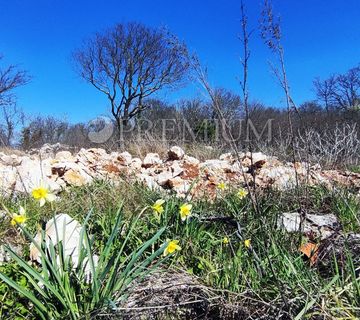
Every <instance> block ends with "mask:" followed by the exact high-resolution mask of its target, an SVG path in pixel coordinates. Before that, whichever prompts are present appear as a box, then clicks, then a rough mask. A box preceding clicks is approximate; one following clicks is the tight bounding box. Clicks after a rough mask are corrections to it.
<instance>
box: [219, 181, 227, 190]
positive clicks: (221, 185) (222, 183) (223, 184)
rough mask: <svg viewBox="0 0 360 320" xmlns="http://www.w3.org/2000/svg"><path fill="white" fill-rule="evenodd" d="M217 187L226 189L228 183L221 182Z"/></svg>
mask: <svg viewBox="0 0 360 320" xmlns="http://www.w3.org/2000/svg"><path fill="white" fill-rule="evenodd" d="M217 188H218V189H219V190H221V191H224V190H225V189H226V184H225V183H224V182H220V183H219V184H218V185H217Z"/></svg>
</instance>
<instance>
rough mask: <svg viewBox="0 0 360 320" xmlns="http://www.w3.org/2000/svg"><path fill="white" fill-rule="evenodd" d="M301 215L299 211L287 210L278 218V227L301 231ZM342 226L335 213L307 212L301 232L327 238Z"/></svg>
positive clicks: (288, 230)
mask: <svg viewBox="0 0 360 320" xmlns="http://www.w3.org/2000/svg"><path fill="white" fill-rule="evenodd" d="M300 223H301V215H300V213H299V212H285V213H283V214H281V216H280V217H279V219H278V222H277V224H278V227H280V228H283V229H284V230H286V231H287V232H298V231H300ZM339 228H340V224H339V222H338V220H337V218H336V216H335V215H333V214H306V216H305V220H304V221H303V225H302V230H301V232H302V233H304V234H307V235H310V236H314V235H315V236H316V237H319V238H320V239H322V240H323V239H326V238H328V237H330V236H331V235H333V234H334V233H335V232H336V231H338V230H339Z"/></svg>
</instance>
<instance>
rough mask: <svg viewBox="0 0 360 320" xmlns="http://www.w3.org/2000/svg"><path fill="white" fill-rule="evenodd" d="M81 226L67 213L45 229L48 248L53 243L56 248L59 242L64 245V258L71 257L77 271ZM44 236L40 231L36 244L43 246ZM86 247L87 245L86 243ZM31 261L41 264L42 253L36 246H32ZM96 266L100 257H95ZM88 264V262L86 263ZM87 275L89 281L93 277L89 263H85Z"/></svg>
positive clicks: (49, 223)
mask: <svg viewBox="0 0 360 320" xmlns="http://www.w3.org/2000/svg"><path fill="white" fill-rule="evenodd" d="M81 231H82V226H81V224H80V223H79V222H78V221H77V220H75V219H73V218H71V217H70V216H69V215H67V214H65V213H60V214H57V215H56V216H55V217H54V218H52V219H51V220H49V221H48V222H47V223H46V227H45V239H44V240H45V243H46V245H47V247H49V246H50V243H52V244H53V245H54V246H56V245H57V244H58V243H59V242H61V243H62V245H63V250H64V256H65V258H66V257H71V260H72V263H73V268H74V269H75V268H76V267H77V266H78V264H79V255H80V243H81V242H80V241H81ZM41 241H42V235H41V232H40V231H39V232H38V233H37V234H36V236H35V237H34V242H36V243H37V244H38V246H41ZM84 245H85V243H84ZM30 260H31V261H36V262H38V263H39V264H41V252H40V251H39V250H38V248H37V247H36V246H35V245H34V243H31V244H30ZM93 260H94V262H95V264H97V261H98V257H97V256H95V255H94V256H93ZM57 262H58V263H59V256H58V255H57ZM85 262H86V261H85ZM84 271H85V275H86V278H87V279H89V278H90V275H91V269H90V265H89V263H85V270H84Z"/></svg>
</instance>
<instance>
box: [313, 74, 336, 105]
mask: <svg viewBox="0 0 360 320" xmlns="http://www.w3.org/2000/svg"><path fill="white" fill-rule="evenodd" d="M314 86H315V92H316V97H317V98H318V100H319V101H321V102H323V103H324V106H325V109H326V111H329V109H330V107H332V106H333V105H334V103H335V101H334V96H333V93H334V91H335V86H336V77H335V75H332V76H331V77H330V78H329V79H326V80H324V81H322V80H321V79H320V78H316V79H315V80H314Z"/></svg>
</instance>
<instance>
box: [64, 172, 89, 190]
mask: <svg viewBox="0 0 360 320" xmlns="http://www.w3.org/2000/svg"><path fill="white" fill-rule="evenodd" d="M63 179H64V180H65V182H66V183H68V184H69V185H71V186H76V187H81V186H83V185H85V184H86V182H87V181H86V179H85V178H84V176H83V175H81V174H80V173H79V172H77V171H75V170H73V169H70V170H68V171H66V172H65V174H64V178H63Z"/></svg>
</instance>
